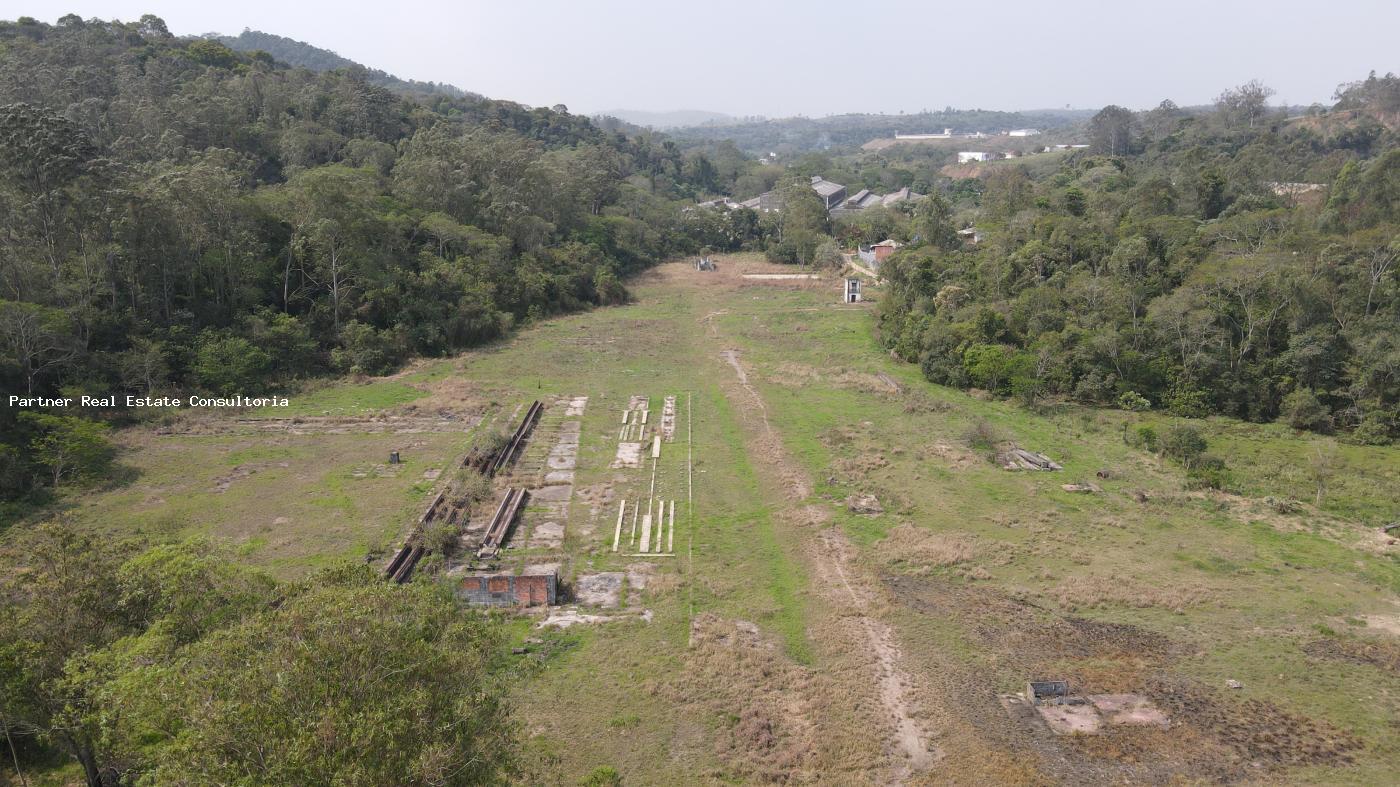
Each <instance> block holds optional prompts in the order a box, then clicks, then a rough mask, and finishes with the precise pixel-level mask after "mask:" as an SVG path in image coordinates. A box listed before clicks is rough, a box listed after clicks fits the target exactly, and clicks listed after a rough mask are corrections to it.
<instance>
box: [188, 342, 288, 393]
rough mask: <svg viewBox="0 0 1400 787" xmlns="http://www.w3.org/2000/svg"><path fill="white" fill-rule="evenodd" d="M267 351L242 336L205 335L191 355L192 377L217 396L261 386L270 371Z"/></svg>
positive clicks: (269, 359)
mask: <svg viewBox="0 0 1400 787" xmlns="http://www.w3.org/2000/svg"><path fill="white" fill-rule="evenodd" d="M271 365H272V359H271V358H270V357H269V356H268V354H267V353H266V352H263V350H262V349H261V348H259V347H257V346H255V345H254V344H253V343H252V342H250V341H248V340H247V339H244V338H243V337H241V336H229V335H226V334H220V333H217V332H214V331H208V332H206V333H204V335H202V336H201V337H200V339H199V345H198V347H197V348H196V350H195V356H194V369H193V371H194V377H195V379H196V380H197V381H199V384H200V385H202V386H204V387H205V388H207V389H209V390H211V391H213V392H215V393H219V394H224V395H233V394H238V393H242V392H244V391H245V390H247V389H250V388H255V387H257V386H258V385H260V384H262V383H263V382H264V380H265V379H266V377H267V374H268V372H269V370H270V368H271Z"/></svg>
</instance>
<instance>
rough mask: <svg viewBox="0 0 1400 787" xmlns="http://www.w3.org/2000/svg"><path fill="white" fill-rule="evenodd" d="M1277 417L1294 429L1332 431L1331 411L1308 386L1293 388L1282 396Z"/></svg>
mask: <svg viewBox="0 0 1400 787" xmlns="http://www.w3.org/2000/svg"><path fill="white" fill-rule="evenodd" d="M1279 419H1280V420H1283V421H1286V422H1287V423H1288V425H1289V426H1291V427H1293V428H1294V429H1303V430H1306V431H1309V432H1324V433H1325V432H1330V431H1332V413H1331V412H1329V411H1328V409H1327V406H1326V405H1324V404H1323V403H1322V402H1321V401H1320V400H1319V399H1318V398H1317V394H1315V393H1313V392H1312V390H1311V389H1308V388H1295V389H1293V391H1292V392H1290V393H1289V394H1288V395H1287V396H1285V397H1283V405H1282V406H1281V407H1280V412H1279Z"/></svg>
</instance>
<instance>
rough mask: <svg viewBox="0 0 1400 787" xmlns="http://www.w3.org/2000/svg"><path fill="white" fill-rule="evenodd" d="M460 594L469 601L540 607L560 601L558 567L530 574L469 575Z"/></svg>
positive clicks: (473, 602)
mask: <svg viewBox="0 0 1400 787" xmlns="http://www.w3.org/2000/svg"><path fill="white" fill-rule="evenodd" d="M457 596H458V597H459V598H461V599H463V600H464V601H466V602H467V603H468V604H483V605H486V606H492V607H513V606H521V607H537V606H540V605H542V604H555V603H558V597H559V575H558V574H556V573H555V572H554V571H552V570H551V571H545V572H540V573H535V574H531V573H526V574H519V575H516V574H480V575H476V576H470V577H465V578H464V579H463V580H462V584H461V586H460V587H459V588H458V590H457Z"/></svg>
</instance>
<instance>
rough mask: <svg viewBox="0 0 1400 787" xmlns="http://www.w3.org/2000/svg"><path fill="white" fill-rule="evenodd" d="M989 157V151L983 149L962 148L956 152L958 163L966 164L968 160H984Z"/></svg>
mask: <svg viewBox="0 0 1400 787" xmlns="http://www.w3.org/2000/svg"><path fill="white" fill-rule="evenodd" d="M991 157H992V156H991V154H990V153H988V152H986V151H983V150H963V151H959V152H958V163H959V164H966V163H968V162H969V161H986V160H988V159H989V158H991Z"/></svg>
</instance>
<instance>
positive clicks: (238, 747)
mask: <svg viewBox="0 0 1400 787" xmlns="http://www.w3.org/2000/svg"><path fill="white" fill-rule="evenodd" d="M501 645H502V641H501V637H500V633H499V630H498V628H497V627H496V625H495V624H494V623H492V622H491V621H489V620H488V619H486V618H485V617H483V616H481V615H478V614H470V613H465V612H464V611H463V610H462V609H461V608H459V607H458V605H457V604H456V602H455V601H454V600H453V599H452V597H451V595H450V594H449V593H448V592H446V591H445V590H443V589H441V588H438V587H434V586H432V585H428V584H418V583H415V584H413V585H410V586H407V587H399V586H395V585H392V584H386V583H384V582H382V581H381V580H379V578H378V577H376V576H374V575H373V572H372V571H371V570H370V569H368V568H366V567H354V568H351V567H347V568H345V569H341V570H337V571H335V572H332V573H331V574H329V575H326V576H323V577H322V578H320V579H318V580H316V581H313V582H311V583H309V586H308V587H307V588H305V589H304V590H300V591H297V590H291V592H290V594H289V595H288V596H287V597H286V599H285V600H284V601H283V602H282V603H281V604H280V605H278V606H277V607H276V608H271V607H263V608H261V610H259V611H257V612H254V613H251V614H249V615H247V616H245V617H244V618H243V619H242V620H241V621H239V622H238V623H235V624H233V625H231V626H228V627H224V628H220V629H217V630H215V631H213V632H212V633H210V634H209V635H207V636H205V637H202V638H200V639H198V640H196V641H194V642H191V643H190V644H188V645H185V646H184V647H181V648H179V649H178V650H176V651H175V652H174V653H173V654H172V657H171V658H170V659H169V660H167V661H163V662H159V663H156V664H154V665H147V664H144V663H142V661H141V660H140V659H131V660H129V661H127V662H125V665H124V666H123V668H122V670H121V672H120V674H119V675H118V676H117V677H116V678H115V679H113V680H111V681H109V682H106V683H104V684H103V686H102V688H101V689H100V691H99V692H98V695H99V696H100V697H101V700H102V701H103V703H104V704H105V705H106V706H107V708H108V712H107V714H105V717H106V718H108V719H111V720H112V723H111V724H110V725H109V726H108V728H107V730H106V735H107V738H108V739H109V740H111V741H112V743H113V746H114V749H115V750H116V752H118V753H119V754H120V755H121V756H122V758H123V759H125V760H127V761H128V762H131V763H132V764H133V766H132V768H131V771H134V772H135V773H136V774H139V776H140V778H141V779H143V780H145V781H148V782H149V783H153V784H165V783H171V782H189V781H190V780H191V779H193V780H194V781H198V782H200V783H224V784H228V783H248V784H332V783H335V784H442V785H468V784H480V783H484V782H491V781H495V780H497V779H499V778H500V777H501V776H502V775H503V774H504V773H506V772H507V771H508V769H509V767H510V765H511V762H512V759H513V753H514V744H513V727H512V724H511V722H510V719H509V714H508V709H507V705H506V702H505V696H504V690H505V683H504V682H503V681H502V680H501V667H502V664H501V651H502V647H501Z"/></svg>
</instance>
